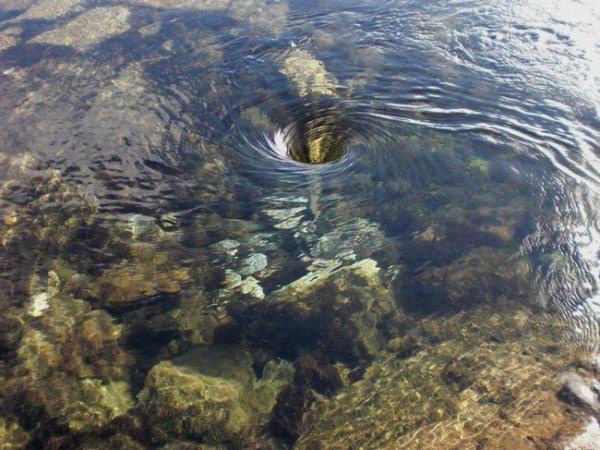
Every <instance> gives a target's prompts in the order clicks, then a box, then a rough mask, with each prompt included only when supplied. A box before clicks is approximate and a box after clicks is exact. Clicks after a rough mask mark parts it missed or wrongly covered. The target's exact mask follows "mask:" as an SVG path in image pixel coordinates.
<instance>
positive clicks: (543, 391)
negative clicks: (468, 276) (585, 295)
mask: <svg viewBox="0 0 600 450" xmlns="http://www.w3.org/2000/svg"><path fill="white" fill-rule="evenodd" d="M513 306H514V305H513ZM517 309H518V308H517ZM513 311H514V309H513ZM432 322H435V323H436V326H437V327H438V328H437V331H436V332H435V336H436V337H435V340H433V341H431V345H429V346H427V347H426V348H425V349H423V350H422V351H419V352H418V353H415V354H413V355H412V356H409V357H408V358H406V357H404V356H405V355H404V356H403V357H384V356H383V355H382V357H381V359H380V360H378V361H377V362H376V363H374V364H373V365H372V366H371V367H369V368H368V369H367V371H366V373H365V375H364V378H363V379H362V380H360V381H357V382H355V383H353V384H351V385H349V386H348V387H345V388H342V389H341V390H340V391H339V392H338V393H337V394H336V395H334V396H333V397H332V398H331V399H319V400H318V401H316V402H314V403H313V405H312V407H311V410H310V413H308V414H307V415H308V417H312V420H310V421H309V424H305V430H306V431H304V433H303V434H302V435H301V436H300V438H299V439H298V441H297V442H296V445H295V447H294V448H298V449H308V448H310V449H317V448H388V447H389V448H405V447H406V448H413V447H414V448H471V447H473V448H475V447H477V446H480V447H483V448H537V447H536V445H542V443H543V445H548V444H551V443H554V444H555V445H558V443H559V442H560V441H561V439H562V437H564V436H565V435H569V434H573V433H574V432H575V431H576V430H578V429H579V427H580V424H581V419H582V414H580V413H578V412H576V411H571V410H569V409H568V408H565V407H564V404H562V402H560V401H559V400H558V399H557V398H556V391H557V389H558V387H559V385H560V380H559V379H558V377H556V371H557V370H558V369H559V368H560V367H562V366H563V364H564V359H563V357H562V355H559V354H557V353H552V352H548V346H551V345H552V340H551V339H550V338H549V337H547V336H546V335H544V334H542V333H541V330H542V329H543V324H537V325H536V324H534V323H532V322H529V323H527V322H523V321H522V318H521V317H520V315H519V314H516V315H515V314H514V312H511V308H506V309H502V310H499V308H495V309H491V307H489V306H482V307H481V308H480V309H479V310H477V311H472V312H470V313H468V314H465V313H460V314H458V315H455V316H451V317H448V318H447V319H444V318H440V317H438V318H436V319H432V320H427V321H425V322H423V323H422V325H421V326H423V329H422V331H423V332H425V336H427V334H428V333H429V331H427V330H429V327H430V325H431V323H432ZM558 430H560V432H559V433H557V431H558Z"/></svg>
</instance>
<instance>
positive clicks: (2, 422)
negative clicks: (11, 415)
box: [0, 417, 30, 450]
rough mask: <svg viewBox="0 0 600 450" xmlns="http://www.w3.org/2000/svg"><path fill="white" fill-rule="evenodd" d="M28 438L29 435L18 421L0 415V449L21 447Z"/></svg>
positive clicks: (11, 449)
mask: <svg viewBox="0 0 600 450" xmlns="http://www.w3.org/2000/svg"><path fill="white" fill-rule="evenodd" d="M29 440H30V436H29V435H28V434H27V432H26V431H25V430H23V428H22V427H21V426H20V425H19V424H18V423H16V422H12V421H9V420H7V419H5V418H4V417H0V449H2V450H18V449H22V448H24V447H25V446H26V445H27V443H28V442H29Z"/></svg>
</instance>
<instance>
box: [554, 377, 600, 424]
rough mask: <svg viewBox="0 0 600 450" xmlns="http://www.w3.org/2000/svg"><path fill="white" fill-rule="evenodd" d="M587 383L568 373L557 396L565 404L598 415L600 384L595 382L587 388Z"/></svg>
mask: <svg viewBox="0 0 600 450" xmlns="http://www.w3.org/2000/svg"><path fill="white" fill-rule="evenodd" d="M588 383H589V382H586V380H584V378H583V377H582V376H581V375H579V374H578V373H576V372H568V373H566V374H565V375H564V384H563V386H562V388H561V389H560V391H559V393H558V396H559V398H560V399H562V400H564V401H565V402H567V403H571V404H574V405H577V406H580V407H582V408H585V409H586V410H588V411H589V412H590V413H592V414H596V415H600V383H599V382H598V381H595V382H594V383H595V384H593V385H592V387H590V386H588Z"/></svg>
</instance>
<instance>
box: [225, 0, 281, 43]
mask: <svg viewBox="0 0 600 450" xmlns="http://www.w3.org/2000/svg"><path fill="white" fill-rule="evenodd" d="M288 9H289V8H288V2H287V0H235V1H232V2H231V4H230V5H229V9H228V13H229V15H231V17H233V18H234V19H235V20H237V21H239V22H240V23H241V24H248V25H249V26H250V28H251V29H255V30H257V31H259V32H263V33H265V32H267V33H271V34H273V35H275V36H279V35H281V34H282V33H283V32H284V30H285V27H286V25H287V14H288Z"/></svg>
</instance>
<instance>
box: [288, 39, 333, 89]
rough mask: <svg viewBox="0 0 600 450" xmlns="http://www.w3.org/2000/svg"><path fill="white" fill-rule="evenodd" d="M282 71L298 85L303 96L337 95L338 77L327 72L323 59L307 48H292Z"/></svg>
mask: <svg viewBox="0 0 600 450" xmlns="http://www.w3.org/2000/svg"><path fill="white" fill-rule="evenodd" d="M280 72H281V73H282V74H283V75H285V76H286V77H287V78H288V79H289V80H290V81H291V82H292V83H293V84H294V85H296V88H297V89H298V94H299V95H300V96H301V97H307V96H309V95H315V96H319V95H325V96H330V97H335V96H336V92H335V89H336V86H337V84H338V83H337V79H336V78H335V77H334V76H333V75H332V74H331V73H329V72H327V69H326V68H325V64H324V63H323V61H319V60H318V59H316V58H315V57H314V56H313V55H312V54H311V53H310V52H308V51H307V50H303V49H294V50H292V51H291V52H290V53H289V54H288V55H287V56H286V58H285V59H284V61H283V65H282V67H281V69H280Z"/></svg>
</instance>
